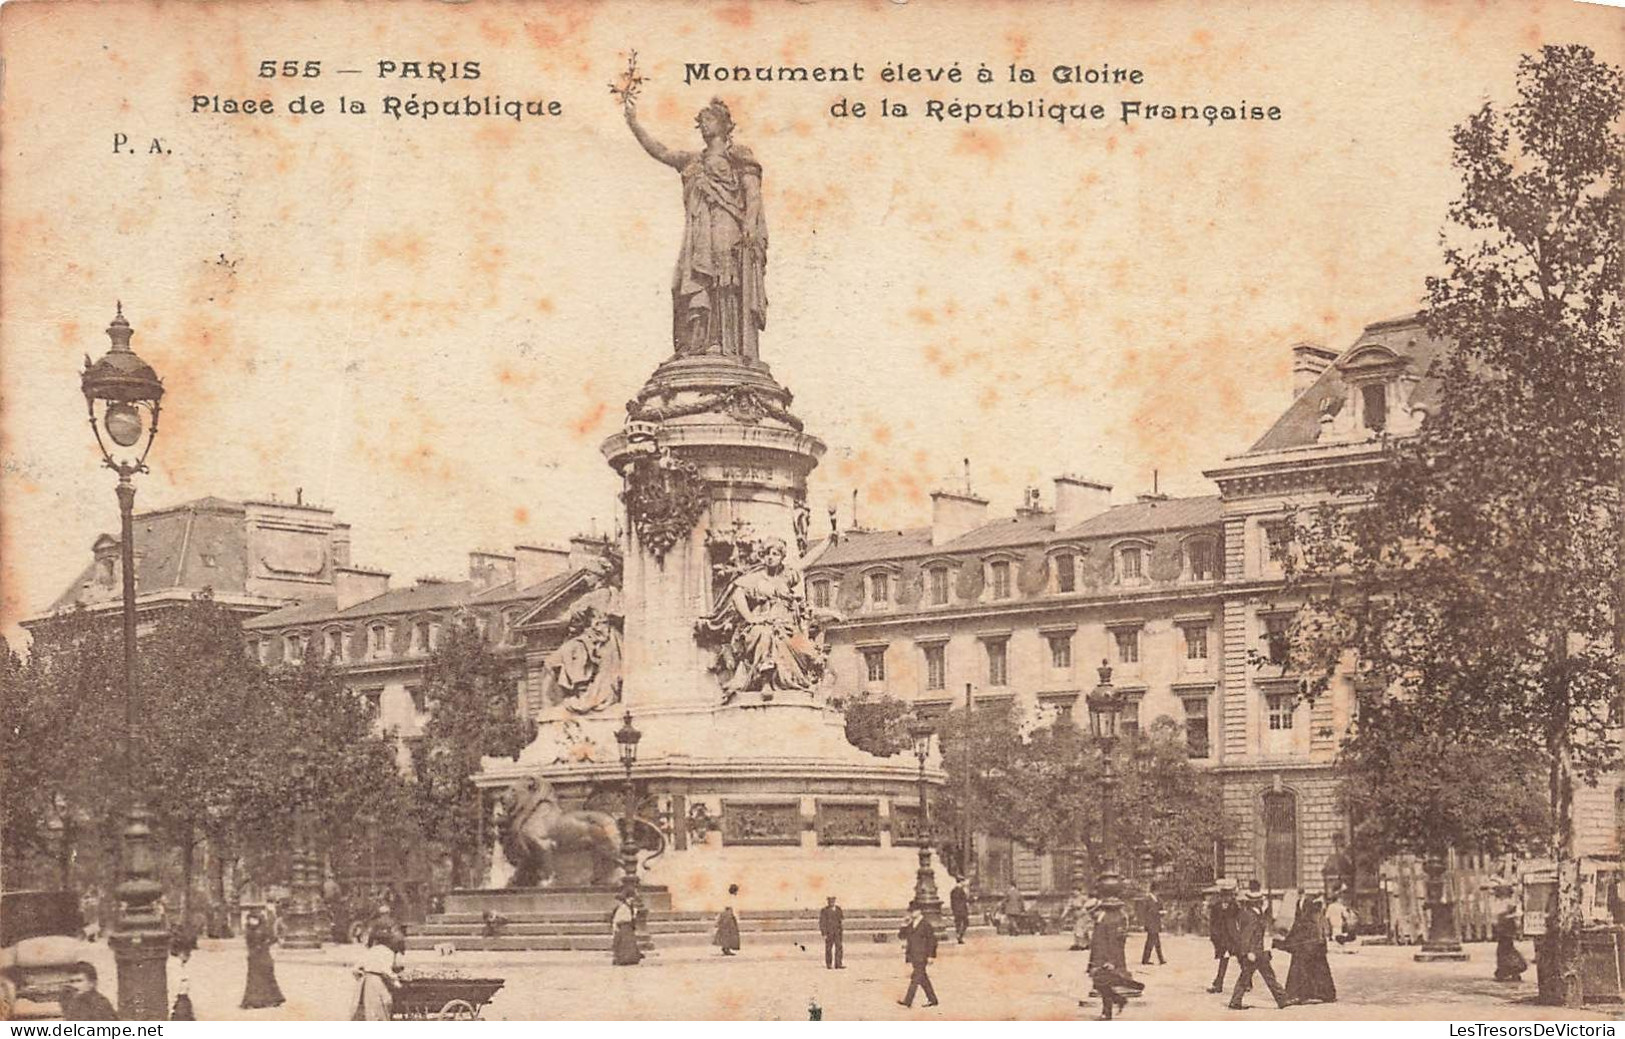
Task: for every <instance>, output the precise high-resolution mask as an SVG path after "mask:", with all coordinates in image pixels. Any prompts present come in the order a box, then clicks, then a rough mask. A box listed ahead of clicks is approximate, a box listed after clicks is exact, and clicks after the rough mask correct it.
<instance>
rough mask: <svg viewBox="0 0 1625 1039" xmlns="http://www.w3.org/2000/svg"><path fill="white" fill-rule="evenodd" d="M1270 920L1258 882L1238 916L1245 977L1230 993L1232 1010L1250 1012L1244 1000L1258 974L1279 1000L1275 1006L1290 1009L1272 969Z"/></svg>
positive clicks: (1244, 899)
mask: <svg viewBox="0 0 1625 1039" xmlns="http://www.w3.org/2000/svg"><path fill="white" fill-rule="evenodd" d="M1269 920H1270V917H1269V915H1268V910H1267V909H1266V900H1265V898H1264V893H1263V892H1262V891H1260V890H1259V889H1258V883H1257V882H1256V881H1255V882H1253V883H1251V884H1249V885H1248V886H1247V893H1246V894H1244V895H1242V896H1241V912H1240V913H1238V914H1237V915H1236V962H1237V963H1239V964H1240V966H1241V976H1240V977H1238V978H1237V979H1236V988H1235V991H1234V992H1232V993H1231V994H1230V1009H1231V1010H1246V1009H1247V1007H1246V1006H1245V1005H1244V1004H1243V1003H1242V1002H1241V998H1242V997H1243V996H1245V995H1246V994H1247V992H1248V990H1250V989H1251V988H1252V987H1253V975H1254V974H1257V975H1258V976H1259V977H1261V978H1263V979H1264V984H1265V985H1266V986H1268V988H1269V990H1270V995H1271V996H1274V997H1275V1005H1276V1006H1277V1007H1279V1008H1281V1009H1282V1010H1285V1009H1286V1007H1287V1003H1288V1000H1287V995H1286V990H1285V989H1283V988H1282V987H1281V983H1280V981H1278V980H1277V979H1276V977H1275V968H1274V967H1272V966H1270V951H1269V948H1268V947H1267V946H1266V945H1265V944H1264V942H1265V939H1266V937H1267V936H1268V934H1269Z"/></svg>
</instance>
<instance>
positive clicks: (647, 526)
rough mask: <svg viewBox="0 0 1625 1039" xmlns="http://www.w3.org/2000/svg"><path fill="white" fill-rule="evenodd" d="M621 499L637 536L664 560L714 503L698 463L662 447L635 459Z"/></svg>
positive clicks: (657, 558)
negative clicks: (675, 456)
mask: <svg viewBox="0 0 1625 1039" xmlns="http://www.w3.org/2000/svg"><path fill="white" fill-rule="evenodd" d="M621 500H622V501H623V502H624V503H625V504H626V514H627V516H628V517H629V518H630V519H631V520H632V525H633V527H634V528H635V529H636V530H637V533H638V540H639V541H640V542H642V543H643V544H644V545H646V546H647V547H648V549H649V551H651V552H653V553H654V557H655V561H656V562H661V561H663V560H664V559H665V558H666V553H667V552H668V551H670V550H671V547H672V546H673V545H675V544H677V542H678V541H680V540H682V539H683V538H685V537H687V536H688V533H689V531H691V530H693V529H694V524H696V523H698V522H699V520H700V517H701V516H703V515H704V514H705V510H706V509H708V508H709V507H710V505H711V494H710V491H709V490H708V488H707V487H706V483H705V480H704V478H702V477H701V476H700V470H699V468H698V467H697V466H695V465H694V464H693V463H692V462H685V461H683V460H682V459H680V458H674V457H673V456H672V454H671V452H670V451H668V450H666V449H665V448H660V449H659V450H658V451H657V452H655V453H654V454H652V455H645V456H643V457H640V458H638V459H636V460H635V461H634V462H633V463H632V465H631V467H630V468H629V469H628V470H627V473H626V490H625V491H624V492H622V494H621Z"/></svg>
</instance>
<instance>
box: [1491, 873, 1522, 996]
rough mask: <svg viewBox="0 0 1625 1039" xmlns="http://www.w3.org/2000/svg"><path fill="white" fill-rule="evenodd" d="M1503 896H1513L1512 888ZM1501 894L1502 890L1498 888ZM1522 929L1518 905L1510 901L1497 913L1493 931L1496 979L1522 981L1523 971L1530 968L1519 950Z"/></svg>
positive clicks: (1498, 892) (1497, 892)
mask: <svg viewBox="0 0 1625 1039" xmlns="http://www.w3.org/2000/svg"><path fill="white" fill-rule="evenodd" d="M1505 891H1506V894H1505V895H1502V897H1503V898H1511V896H1512V889H1511V888H1506V889H1505ZM1496 894H1498V895H1500V894H1501V891H1500V890H1497V891H1496ZM1521 930H1522V928H1521V927H1520V926H1519V923H1518V905H1517V903H1516V902H1510V901H1509V902H1508V903H1507V904H1506V906H1505V907H1503V908H1502V910H1501V911H1500V912H1499V913H1498V914H1496V917H1495V927H1494V929H1493V930H1492V931H1491V933H1492V934H1493V935H1494V936H1495V980H1496V981H1522V980H1523V972H1524V971H1526V970H1528V969H1529V961H1528V960H1526V959H1524V958H1523V953H1521V952H1519V951H1518V945H1517V942H1518V934H1519V932H1520V931H1521Z"/></svg>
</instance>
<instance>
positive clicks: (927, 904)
mask: <svg viewBox="0 0 1625 1039" xmlns="http://www.w3.org/2000/svg"><path fill="white" fill-rule="evenodd" d="M908 731H909V735H910V736H913V737H914V756H915V757H916V758H918V759H919V762H920V781H919V782H920V832H919V841H920V868H919V869H918V870H917V871H916V872H915V874H914V899H913V901H911V902H909V904H908V907H909V908H910V909H918V910H920V911H921V912H923V913H924V914H925V918H926V919H927V920H930V921H931V923H932V926H935V925H936V924H937V923H938V922H939V921H940V920H941V919H942V899H940V898H938V897H937V877H936V873H935V872H934V871H933V870H932V869H931V816H930V814H929V806H928V805H927V804H926V800H925V759H926V757H927V756H928V755H930V753H931V734H932V731H933V730H932V728H931V723H930V722H928V721H926V720H925V719H924V718H915V719H914V721H913V722H912V723H911V724H910V725H909V727H908Z"/></svg>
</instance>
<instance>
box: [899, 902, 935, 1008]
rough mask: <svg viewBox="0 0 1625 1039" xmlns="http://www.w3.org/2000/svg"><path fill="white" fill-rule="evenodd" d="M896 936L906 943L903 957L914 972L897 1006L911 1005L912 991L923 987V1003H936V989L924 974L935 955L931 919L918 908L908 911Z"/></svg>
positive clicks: (912, 1002)
mask: <svg viewBox="0 0 1625 1039" xmlns="http://www.w3.org/2000/svg"><path fill="white" fill-rule="evenodd" d="M897 937H899V938H901V939H903V941H904V942H906V943H907V945H906V946H905V948H904V950H903V959H904V961H906V962H907V963H908V965H909V966H910V967H912V968H914V973H913V974H912V975H910V976H909V979H908V994H907V995H905V996H904V997H903V998H902V999H899V1000H898V1001H897V1003H898V1005H899V1006H905V1007H911V1006H913V1005H914V993H915V992H916V991H918V990H920V989H925V1005H926V1006H928V1007H934V1006H936V1005H937V990H936V989H934V988H932V987H931V979H930V978H929V977H927V976H926V973H925V968H926V966H927V965H928V964H929V963H930V962H931V961H932V960H933V959H935V958H936V955H937V931H936V928H934V927H932V926H931V921H929V920H927V919H926V918H925V914H924V913H922V912H921V911H920V910H918V909H912V910H910V911H909V914H908V920H907V921H905V922H904V924H903V926H902V928H901V929H900V930H898V932H897Z"/></svg>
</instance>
